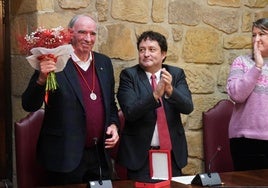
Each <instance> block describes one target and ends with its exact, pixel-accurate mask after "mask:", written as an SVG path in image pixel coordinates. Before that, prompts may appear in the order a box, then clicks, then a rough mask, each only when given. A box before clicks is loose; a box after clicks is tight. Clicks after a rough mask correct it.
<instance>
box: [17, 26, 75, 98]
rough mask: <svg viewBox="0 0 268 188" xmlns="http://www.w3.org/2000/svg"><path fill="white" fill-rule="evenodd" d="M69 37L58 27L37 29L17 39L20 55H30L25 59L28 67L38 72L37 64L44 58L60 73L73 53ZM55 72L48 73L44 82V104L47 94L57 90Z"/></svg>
mask: <svg viewBox="0 0 268 188" xmlns="http://www.w3.org/2000/svg"><path fill="white" fill-rule="evenodd" d="M70 40H71V35H70V33H69V32H68V30H67V29H64V28H63V27H61V26H59V27H56V28H52V29H46V28H43V27H38V28H37V30H36V31H34V32H32V33H31V34H29V35H28V34H27V35H25V36H24V37H21V38H19V44H20V48H21V51H22V53H24V54H28V55H29V54H30V56H28V57H26V59H27V60H28V62H29V63H30V65H31V66H32V67H33V68H34V69H36V70H39V69H40V66H39V62H40V61H41V60H43V59H45V58H49V59H53V60H54V61H55V62H56V67H57V68H56V71H55V72H59V71H61V70H62V69H63V68H64V67H65V64H66V62H67V60H68V58H69V57H70V54H71V52H72V51H73V48H72V46H71V45H70V44H69V43H70ZM55 72H54V71H53V72H50V73H48V77H47V82H46V94H45V102H46V103H47V102H48V94H49V92H50V91H51V92H53V91H55V90H56V89H57V88H58V84H57V81H56V75H55Z"/></svg>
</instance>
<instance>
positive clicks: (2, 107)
mask: <svg viewBox="0 0 268 188" xmlns="http://www.w3.org/2000/svg"><path fill="white" fill-rule="evenodd" d="M8 6H9V5H8V0H0V39H1V40H0V101H1V102H0V181H1V180H2V179H5V181H7V179H9V180H11V179H12V119H11V100H10V99H11V94H10V92H11V90H10V85H11V84H10V50H9V47H10V44H9V38H8V37H6V36H9V17H8Z"/></svg>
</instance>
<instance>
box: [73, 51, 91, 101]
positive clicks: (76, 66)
mask: <svg viewBox="0 0 268 188" xmlns="http://www.w3.org/2000/svg"><path fill="white" fill-rule="evenodd" d="M94 62H95V61H94V56H93V53H92V61H91V63H92V81H93V83H92V89H91V88H90V87H89V85H88V83H87V80H86V79H85V77H84V76H83V74H82V72H81V70H80V69H79V67H78V65H77V63H75V62H74V61H73V63H74V65H75V68H76V69H77V71H78V73H79V74H80V76H81V77H82V79H83V81H84V82H85V84H86V86H87V88H88V89H89V91H90V92H91V93H94V89H95V67H94ZM92 100H93V99H92Z"/></svg>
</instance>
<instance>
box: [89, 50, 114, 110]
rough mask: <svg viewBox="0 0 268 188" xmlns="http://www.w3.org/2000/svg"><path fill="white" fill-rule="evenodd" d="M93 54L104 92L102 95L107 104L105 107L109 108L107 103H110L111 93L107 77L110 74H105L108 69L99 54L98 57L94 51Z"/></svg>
mask: <svg viewBox="0 0 268 188" xmlns="http://www.w3.org/2000/svg"><path fill="white" fill-rule="evenodd" d="M93 55H94V60H95V70H96V74H97V78H98V80H99V84H100V88H101V92H102V96H103V102H104V105H105V109H108V108H107V105H108V102H107V99H108V98H109V97H108V94H110V92H109V91H107V87H106V86H107V85H106V83H107V79H106V77H107V76H108V75H106V74H105V72H106V73H107V70H105V65H104V62H103V60H102V59H101V58H98V56H97V57H96V55H95V53H94V52H93Z"/></svg>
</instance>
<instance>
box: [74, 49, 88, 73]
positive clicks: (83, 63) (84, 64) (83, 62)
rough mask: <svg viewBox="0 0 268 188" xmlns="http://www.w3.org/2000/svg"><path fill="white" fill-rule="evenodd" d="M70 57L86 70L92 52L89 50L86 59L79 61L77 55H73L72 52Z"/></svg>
mask: <svg viewBox="0 0 268 188" xmlns="http://www.w3.org/2000/svg"><path fill="white" fill-rule="evenodd" d="M71 57H72V59H73V61H74V62H75V63H76V64H77V65H78V66H79V67H80V68H81V69H83V70H84V71H86V70H87V69H88V67H89V66H90V63H91V61H92V54H91V52H90V54H89V58H88V60H87V61H81V60H80V59H79V57H77V55H75V53H74V52H72V53H71Z"/></svg>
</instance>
